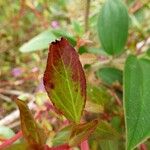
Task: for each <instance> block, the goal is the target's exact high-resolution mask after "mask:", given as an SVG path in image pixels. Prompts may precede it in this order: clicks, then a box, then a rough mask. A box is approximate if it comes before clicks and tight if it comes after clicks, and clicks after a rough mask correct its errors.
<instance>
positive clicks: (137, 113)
mask: <svg viewBox="0 0 150 150" xmlns="http://www.w3.org/2000/svg"><path fill="white" fill-rule="evenodd" d="M124 109H125V122H126V138H127V145H126V146H127V150H131V149H134V148H135V147H136V146H137V145H139V144H140V143H141V142H143V141H144V140H146V139H147V138H148V137H149V136H150V115H149V114H150V61H149V60H146V59H137V58H136V57H135V56H129V57H128V59H127V61H126V64H125V72H124Z"/></svg>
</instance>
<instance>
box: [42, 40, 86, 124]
mask: <svg viewBox="0 0 150 150" xmlns="http://www.w3.org/2000/svg"><path fill="white" fill-rule="evenodd" d="M44 85H45V89H46V91H47V93H48V96H49V98H50V100H51V101H52V102H53V104H54V106H55V107H56V108H57V110H59V112H61V113H62V114H63V115H64V116H65V117H66V118H67V119H68V120H70V121H72V122H75V123H78V122H79V121H80V118H81V114H82V111H83V108H84V105H85V98H86V81H85V75H84V72H83V69H82V66H81V63H80V61H79V57H78V54H77V52H76V51H75V49H74V48H73V47H72V46H71V45H70V44H69V42H68V41H67V40H66V39H64V38H61V40H60V41H55V42H52V43H51V45H50V48H49V54H48V59H47V66H46V70H45V73H44Z"/></svg>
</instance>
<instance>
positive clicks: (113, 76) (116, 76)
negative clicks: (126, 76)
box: [96, 67, 123, 85]
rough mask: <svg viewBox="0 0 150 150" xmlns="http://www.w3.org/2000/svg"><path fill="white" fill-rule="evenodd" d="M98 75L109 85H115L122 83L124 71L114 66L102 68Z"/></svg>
mask: <svg viewBox="0 0 150 150" xmlns="http://www.w3.org/2000/svg"><path fill="white" fill-rule="evenodd" d="M96 75H97V77H99V78H100V79H101V80H102V81H104V83H106V84H108V85H113V84H115V83H120V84H122V80H123V73H122V71H121V70H119V69H116V68H112V67H105V68H101V69H99V70H98V71H97V72H96Z"/></svg>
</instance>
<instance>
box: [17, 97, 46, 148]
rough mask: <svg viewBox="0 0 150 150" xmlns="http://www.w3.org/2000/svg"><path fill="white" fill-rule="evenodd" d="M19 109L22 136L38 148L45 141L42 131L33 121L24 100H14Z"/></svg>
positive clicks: (30, 144) (32, 146)
mask: <svg viewBox="0 0 150 150" xmlns="http://www.w3.org/2000/svg"><path fill="white" fill-rule="evenodd" d="M16 104H17V105H18V107H19V110H20V120H21V129H22V132H23V136H24V138H25V139H26V141H27V142H28V144H29V146H30V147H31V148H33V149H37V150H38V149H40V148H42V147H43V146H44V144H45V142H46V136H45V134H44V131H43V130H42V129H41V128H40V127H39V126H38V125H37V123H36V122H35V120H34V118H33V116H32V113H31V112H30V110H29V108H28V106H27V105H26V103H25V102H24V101H21V100H16Z"/></svg>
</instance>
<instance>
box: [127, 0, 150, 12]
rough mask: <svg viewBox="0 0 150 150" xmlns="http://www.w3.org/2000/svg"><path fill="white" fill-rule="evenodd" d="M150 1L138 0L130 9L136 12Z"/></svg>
mask: <svg viewBox="0 0 150 150" xmlns="http://www.w3.org/2000/svg"><path fill="white" fill-rule="evenodd" d="M148 3H149V0H146V1H145V2H142V1H139V0H137V1H136V2H135V3H134V5H133V6H132V7H131V8H130V9H129V12H130V13H133V14H134V13H136V12H137V11H138V10H139V9H141V8H142V7H144V6H145V5H147V4H148Z"/></svg>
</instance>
